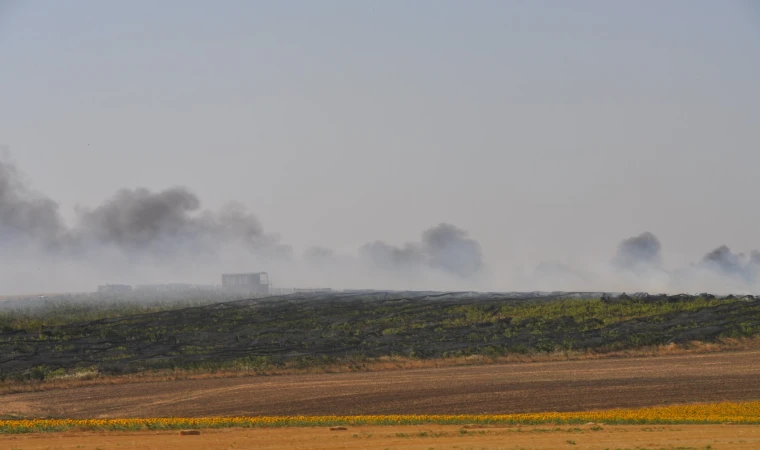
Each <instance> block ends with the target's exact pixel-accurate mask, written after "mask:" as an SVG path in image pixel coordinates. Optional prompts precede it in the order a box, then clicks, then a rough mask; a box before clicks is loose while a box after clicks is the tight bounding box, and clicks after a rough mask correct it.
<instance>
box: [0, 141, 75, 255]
mask: <svg viewBox="0 0 760 450" xmlns="http://www.w3.org/2000/svg"><path fill="white" fill-rule="evenodd" d="M65 232H66V227H65V226H64V224H63V221H62V219H61V216H60V214H59V213H58V204H57V203H56V202H54V201H53V200H51V199H50V198H47V197H45V196H43V195H41V194H38V193H36V192H33V191H32V190H31V189H30V188H29V186H28V184H27V183H26V180H25V179H24V178H23V177H22V175H21V174H20V173H19V171H18V169H17V168H16V166H15V164H13V162H11V161H10V160H9V158H8V156H7V155H0V242H2V243H4V244H6V245H13V246H16V245H22V246H23V245H25V244H34V245H42V246H45V247H50V246H54V245H55V244H57V243H58V242H59V241H60V240H61V239H63V237H64V235H65Z"/></svg>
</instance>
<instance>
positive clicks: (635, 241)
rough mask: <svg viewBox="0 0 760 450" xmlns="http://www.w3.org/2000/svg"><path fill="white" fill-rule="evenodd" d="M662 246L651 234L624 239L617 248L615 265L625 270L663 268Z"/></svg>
mask: <svg viewBox="0 0 760 450" xmlns="http://www.w3.org/2000/svg"><path fill="white" fill-rule="evenodd" d="M661 251H662V245H661V244H660V240H659V239H657V236H655V235H654V234H652V233H650V232H648V231H647V232H644V233H641V234H640V235H638V236H634V237H631V238H628V239H624V240H623V241H622V242H621V243H620V244H619V245H618V248H617V254H616V255H615V260H614V264H615V266H616V267H618V268H620V269H624V270H632V271H644V270H650V269H659V268H660V267H661V266H662V256H661Z"/></svg>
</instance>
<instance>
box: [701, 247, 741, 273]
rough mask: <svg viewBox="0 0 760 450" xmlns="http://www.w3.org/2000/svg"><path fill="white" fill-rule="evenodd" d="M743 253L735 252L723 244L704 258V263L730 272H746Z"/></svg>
mask: <svg viewBox="0 0 760 450" xmlns="http://www.w3.org/2000/svg"><path fill="white" fill-rule="evenodd" d="M742 260H743V255H741V254H739V255H737V254H734V252H732V251H731V249H730V248H728V246H726V245H721V246H720V247H718V248H716V249H715V250H713V251H711V252H709V253H708V254H706V255H705V256H704V258H702V264H703V265H705V266H707V267H710V268H712V269H715V270H719V271H721V272H724V273H728V274H742V273H743V272H744V262H743V261H742Z"/></svg>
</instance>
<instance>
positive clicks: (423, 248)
mask: <svg viewBox="0 0 760 450" xmlns="http://www.w3.org/2000/svg"><path fill="white" fill-rule="evenodd" d="M360 255H361V256H362V257H363V258H364V259H365V260H367V261H369V262H370V263H371V264H372V265H374V266H376V267H380V268H383V269H386V270H392V271H393V270H404V271H409V270H415V269H417V270H419V269H422V268H427V269H434V270H438V271H442V272H444V273H447V274H451V275H456V276H458V277H462V278H470V277H473V276H475V275H477V274H479V273H480V272H481V271H482V270H483V269H484V266H485V265H484V263H483V255H482V251H481V247H480V244H479V243H478V242H477V241H475V240H473V239H470V238H469V237H467V232H466V231H464V230H462V229H459V228H457V227H455V226H454V225H451V224H447V223H442V224H439V225H437V226H435V227H432V228H430V229H428V230H425V231H424V232H423V233H422V238H421V242H419V243H407V244H405V245H404V246H402V247H396V246H393V245H390V244H387V243H385V242H383V241H375V242H372V243H369V244H366V245H365V246H363V247H362V248H361V249H360Z"/></svg>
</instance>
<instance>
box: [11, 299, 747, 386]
mask: <svg viewBox="0 0 760 450" xmlns="http://www.w3.org/2000/svg"><path fill="white" fill-rule="evenodd" d="M216 301H217V303H210V304H209V303H208V301H204V300H202V299H194V300H193V301H192V302H189V301H185V302H169V303H166V302H164V303H160V304H152V305H145V304H140V305H136V304H133V303H130V302H111V303H108V304H107V305H106V306H102V307H100V308H92V307H91V305H78V304H77V302H76V301H74V300H71V299H69V300H60V301H58V302H56V301H50V300H48V301H47V303H46V306H44V307H40V308H37V309H26V310H23V309H18V308H16V309H5V310H0V377H1V378H2V379H5V380H17V381H21V380H29V379H37V380H42V379H45V378H50V377H55V376H61V375H64V374H66V373H71V372H72V371H75V370H81V369H85V368H94V369H97V370H98V371H99V372H100V373H106V374H120V373H131V372H139V371H145V370H153V369H176V368H183V369H216V368H224V367H236V366H241V365H243V366H245V367H247V368H249V369H252V370H264V369H266V368H267V367H272V366H276V365H278V364H285V363H291V364H292V363H297V364H302V365H304V366H308V365H316V364H325V363H328V362H336V361H340V360H361V359H367V358H377V357H382V356H393V355H398V356H406V357H412V358H440V357H448V356H463V355H486V356H501V355H505V354H514V353H536V352H557V351H595V352H608V351H616V350H624V349H635V348H640V347H645V346H652V345H661V344H667V343H671V342H675V343H684V342H689V341H695V340H698V341H714V340H717V339H719V338H724V337H733V338H740V337H747V336H752V335H755V334H757V333H758V332H759V331H760V298H756V297H752V296H746V297H734V296H728V297H715V296H711V295H698V296H689V295H676V296H665V295H659V296H657V295H646V294H642V295H633V296H629V295H625V294H623V295H620V296H607V295H600V294H593V293H574V294H568V293H559V294H552V295H546V294H477V293H431V292H372V291H370V292H366V291H364V292H351V293H346V292H344V293H330V294H298V295H288V296H280V297H269V298H259V299H245V300H234V301H224V302H218V301H219V299H216Z"/></svg>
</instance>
